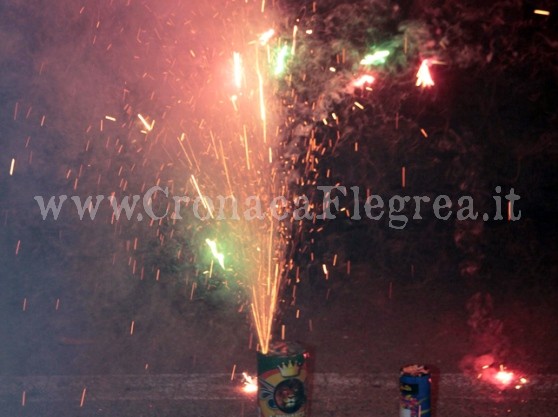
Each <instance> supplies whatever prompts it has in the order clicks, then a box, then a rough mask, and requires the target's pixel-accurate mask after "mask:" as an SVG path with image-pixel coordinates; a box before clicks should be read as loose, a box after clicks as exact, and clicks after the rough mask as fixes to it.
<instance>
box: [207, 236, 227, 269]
mask: <svg viewBox="0 0 558 417" xmlns="http://www.w3.org/2000/svg"><path fill="white" fill-rule="evenodd" d="M205 243H207V246H209V249H211V254H212V255H213V257H214V258H215V259H217V262H219V265H221V268H223V269H225V255H224V254H222V253H221V252H219V251H218V250H217V242H216V241H215V240H211V239H205Z"/></svg>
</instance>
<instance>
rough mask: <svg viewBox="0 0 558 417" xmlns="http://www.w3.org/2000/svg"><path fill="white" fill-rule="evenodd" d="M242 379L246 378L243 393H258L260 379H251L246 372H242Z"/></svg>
mask: <svg viewBox="0 0 558 417" xmlns="http://www.w3.org/2000/svg"><path fill="white" fill-rule="evenodd" d="M242 377H243V378H244V386H243V387H242V391H244V392H246V393H248V394H251V393H253V392H256V391H258V378H255V377H251V376H250V375H248V374H247V373H246V372H242Z"/></svg>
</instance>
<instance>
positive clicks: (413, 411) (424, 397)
mask: <svg viewBox="0 0 558 417" xmlns="http://www.w3.org/2000/svg"><path fill="white" fill-rule="evenodd" d="M430 385H431V379H430V372H429V371H428V368H426V367H425V366H423V365H407V366H404V367H403V368H401V376H400V378H399V390H400V392H401V401H400V408H399V416H400V417H430V416H431V411H430Z"/></svg>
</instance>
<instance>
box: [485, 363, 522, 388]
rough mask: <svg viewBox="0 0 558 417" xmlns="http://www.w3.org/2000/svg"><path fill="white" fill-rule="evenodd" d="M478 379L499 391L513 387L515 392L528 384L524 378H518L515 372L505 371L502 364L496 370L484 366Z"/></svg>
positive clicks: (489, 366) (492, 367)
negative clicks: (494, 386)
mask: <svg viewBox="0 0 558 417" xmlns="http://www.w3.org/2000/svg"><path fill="white" fill-rule="evenodd" d="M478 379H483V380H484V381H486V382H489V383H490V384H493V385H496V386H497V387H498V388H500V389H504V388H507V387H509V386H512V385H513V386H514V388H515V389H516V390H518V389H521V388H522V387H523V386H524V385H526V384H527V383H528V382H529V381H528V379H527V378H525V377H524V376H521V377H519V378H518V377H517V376H516V373H515V372H513V371H509V370H507V369H506V367H505V366H504V365H502V364H501V365H499V367H498V368H497V369H495V367H494V366H491V365H484V366H483V367H482V370H481V371H480V373H479V375H478Z"/></svg>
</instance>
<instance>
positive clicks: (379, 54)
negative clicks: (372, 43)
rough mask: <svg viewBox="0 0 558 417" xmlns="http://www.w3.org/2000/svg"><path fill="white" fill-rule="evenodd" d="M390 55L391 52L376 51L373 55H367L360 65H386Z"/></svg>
mask: <svg viewBox="0 0 558 417" xmlns="http://www.w3.org/2000/svg"><path fill="white" fill-rule="evenodd" d="M388 55H389V51H387V50H382V51H376V52H374V53H373V54H368V55H366V56H365V57H364V58H363V59H362V60H361V61H360V65H379V64H385V62H386V58H387V57H388Z"/></svg>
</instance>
